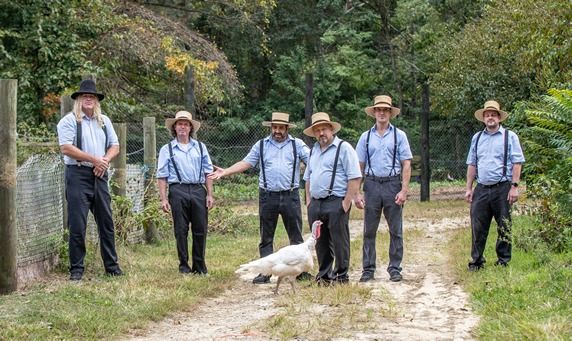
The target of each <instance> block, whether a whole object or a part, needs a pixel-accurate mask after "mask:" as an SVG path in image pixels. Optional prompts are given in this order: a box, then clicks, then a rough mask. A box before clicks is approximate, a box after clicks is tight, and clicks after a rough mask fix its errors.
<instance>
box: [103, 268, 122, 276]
mask: <svg viewBox="0 0 572 341" xmlns="http://www.w3.org/2000/svg"><path fill="white" fill-rule="evenodd" d="M105 274H106V275H107V276H111V277H119V276H123V275H124V273H123V271H121V269H117V270H113V271H106V272H105Z"/></svg>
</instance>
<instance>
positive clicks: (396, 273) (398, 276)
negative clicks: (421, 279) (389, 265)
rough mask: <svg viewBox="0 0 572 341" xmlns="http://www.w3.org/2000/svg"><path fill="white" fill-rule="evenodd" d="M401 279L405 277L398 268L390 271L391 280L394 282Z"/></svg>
mask: <svg viewBox="0 0 572 341" xmlns="http://www.w3.org/2000/svg"><path fill="white" fill-rule="evenodd" d="M401 279H403V277H402V276H401V273H400V272H399V271H397V270H394V271H392V272H391V273H389V280H390V281H392V282H399V281H401Z"/></svg>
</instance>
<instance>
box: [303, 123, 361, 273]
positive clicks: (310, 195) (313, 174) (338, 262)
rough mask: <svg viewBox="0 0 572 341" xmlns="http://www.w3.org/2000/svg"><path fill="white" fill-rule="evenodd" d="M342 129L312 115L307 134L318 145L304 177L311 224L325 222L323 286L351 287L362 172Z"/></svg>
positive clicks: (319, 248)
mask: <svg viewBox="0 0 572 341" xmlns="http://www.w3.org/2000/svg"><path fill="white" fill-rule="evenodd" d="M340 129H341V125H340V124H339V123H337V122H333V121H331V120H330V115H328V114H327V113H325V112H318V113H315V114H314V115H312V124H311V125H310V126H309V127H308V128H306V129H304V134H306V135H308V136H312V137H315V138H316V140H317V142H316V143H315V144H314V146H313V147H312V151H311V152H310V158H309V162H308V164H307V167H306V171H305V173H304V180H305V181H306V205H307V206H308V220H309V221H310V222H313V221H316V220H321V221H322V223H323V225H322V230H321V235H320V238H319V239H318V240H317V242H316V254H317V257H318V264H319V270H318V271H319V272H318V274H317V275H316V281H317V282H318V283H319V284H330V283H338V284H343V283H348V282H349V276H348V270H349V265H350V232H349V225H348V220H349V215H350V208H351V204H352V201H353V200H354V199H357V195H358V194H359V184H360V180H361V171H360V169H359V162H358V157H357V154H356V151H355V150H354V149H353V147H352V146H351V145H350V144H349V143H348V142H346V141H342V140H341V139H340V138H339V137H337V136H335V134H336V133H337V132H338V131H339V130H340Z"/></svg>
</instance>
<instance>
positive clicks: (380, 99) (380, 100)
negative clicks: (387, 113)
mask: <svg viewBox="0 0 572 341" xmlns="http://www.w3.org/2000/svg"><path fill="white" fill-rule="evenodd" d="M374 108H391V118H394V117H395V116H397V115H399V112H400V109H399V108H396V107H394V106H392V105H391V97H389V96H384V95H382V96H375V98H374V99H373V105H372V106H371V107H367V108H365V109H364V110H365V112H366V113H367V114H368V115H369V116H371V117H375V113H374V111H373V109H374Z"/></svg>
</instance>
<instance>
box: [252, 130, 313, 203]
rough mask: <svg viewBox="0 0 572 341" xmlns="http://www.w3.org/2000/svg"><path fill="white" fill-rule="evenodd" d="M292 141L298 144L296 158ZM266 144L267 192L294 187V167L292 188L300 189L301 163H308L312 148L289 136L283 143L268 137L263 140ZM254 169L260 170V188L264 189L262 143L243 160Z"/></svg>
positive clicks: (256, 145)
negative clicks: (261, 156)
mask: <svg viewBox="0 0 572 341" xmlns="http://www.w3.org/2000/svg"><path fill="white" fill-rule="evenodd" d="M292 141H294V143H295V144H296V158H294V151H293V150H292ZM263 143H264V151H263V153H264V169H265V174H266V185H267V188H266V190H267V191H273V192H274V191H286V190H290V189H291V186H292V167H295V174H294V181H293V186H292V188H298V187H300V161H302V162H304V163H305V164H307V163H308V156H309V154H310V148H308V146H307V145H306V144H305V143H304V141H302V140H301V139H298V138H293V137H292V136H290V135H288V138H286V140H284V141H283V142H277V141H276V140H274V139H273V138H272V136H268V137H266V138H264V139H263ZM242 161H244V162H246V163H248V164H249V165H250V166H252V167H256V166H257V165H258V166H259V168H260V174H259V177H258V187H260V188H262V189H264V178H263V176H262V165H261V164H260V141H258V142H256V143H255V144H254V145H253V146H252V148H251V149H250V152H249V153H248V155H246V157H245V158H244V159H243V160H242ZM294 161H296V163H294Z"/></svg>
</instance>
